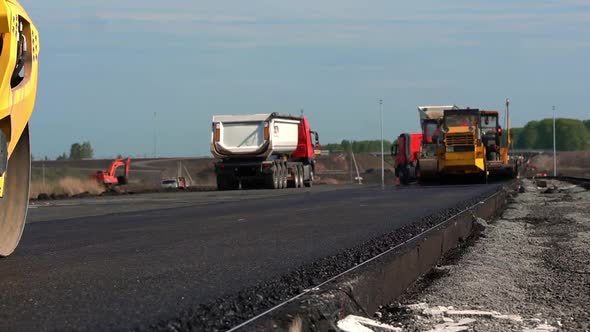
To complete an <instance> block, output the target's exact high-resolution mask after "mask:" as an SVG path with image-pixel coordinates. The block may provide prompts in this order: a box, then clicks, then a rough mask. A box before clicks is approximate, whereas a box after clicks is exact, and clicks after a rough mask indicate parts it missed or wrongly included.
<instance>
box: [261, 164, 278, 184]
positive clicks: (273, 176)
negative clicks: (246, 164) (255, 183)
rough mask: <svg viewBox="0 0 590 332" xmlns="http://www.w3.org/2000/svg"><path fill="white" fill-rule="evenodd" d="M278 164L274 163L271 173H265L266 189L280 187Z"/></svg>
mask: <svg viewBox="0 0 590 332" xmlns="http://www.w3.org/2000/svg"><path fill="white" fill-rule="evenodd" d="M278 176H279V174H278V168H277V164H273V165H272V167H271V169H270V173H269V174H265V175H264V186H265V187H266V189H279V178H278Z"/></svg>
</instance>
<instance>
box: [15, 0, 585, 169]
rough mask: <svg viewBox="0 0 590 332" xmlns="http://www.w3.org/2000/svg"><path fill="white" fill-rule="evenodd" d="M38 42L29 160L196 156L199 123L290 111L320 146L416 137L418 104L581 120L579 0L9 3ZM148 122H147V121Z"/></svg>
mask: <svg viewBox="0 0 590 332" xmlns="http://www.w3.org/2000/svg"><path fill="white" fill-rule="evenodd" d="M21 3H22V4H23V6H25V7H26V8H27V11H28V12H29V14H30V15H31V17H32V18H33V20H34V21H35V24H36V25H37V27H38V29H39V30H40V35H41V59H40V61H41V63H40V66H41V69H40V82H39V89H38V93H39V94H38V100H37V108H36V110H35V113H34V115H33V119H32V123H31V125H32V128H31V129H32V135H33V154H34V155H35V156H37V157H41V156H45V155H47V156H49V157H50V158H53V157H55V156H56V155H58V154H60V153H61V152H64V151H67V150H69V146H70V145H71V144H72V143H73V142H77V141H85V140H89V141H90V142H91V143H92V146H93V147H94V149H95V153H96V156H97V157H111V156H115V155H116V154H119V153H120V154H123V155H132V156H144V155H145V156H152V155H153V150H154V127H155V126H154V125H155V123H156V122H157V124H158V126H157V130H156V136H157V154H158V156H206V155H209V138H210V132H209V130H210V122H211V116H212V115H213V114H232V113H263V112H273V111H279V112H291V113H298V111H299V110H300V109H302V108H303V109H304V110H305V114H306V115H307V116H308V117H309V118H310V121H311V124H312V126H313V127H314V129H315V130H317V131H318V132H319V133H320V137H321V141H322V142H324V143H328V142H339V141H340V140H342V139H357V140H360V139H375V138H378V137H379V136H380V131H379V108H378V100H379V99H380V98H382V99H383V101H384V113H385V115H384V118H385V126H384V128H385V133H386V137H387V138H389V139H392V138H393V137H394V136H396V135H397V134H399V133H401V132H407V131H415V130H417V129H418V114H417V111H416V106H417V105H429V104H430V105H432V104H449V103H455V104H457V105H461V106H471V107H480V108H487V109H494V108H495V109H502V108H503V103H504V99H505V98H506V97H509V98H510V99H511V101H512V107H511V111H512V112H511V113H512V122H513V124H514V125H517V126H519V125H523V124H525V123H526V122H527V121H529V120H532V119H540V118H543V117H549V116H551V106H552V105H556V107H557V111H558V113H559V115H560V116H563V117H573V118H584V119H588V118H590V112H589V111H588V108H587V106H586V105H587V104H588V101H587V99H588V98H587V96H588V92H587V91H588V86H590V81H589V77H590V65H589V63H588V59H590V37H588V36H590V1H587V0H560V1H553V0H552V1H549V0H536V1H507V0H496V1H477V2H475V1H438V0H429V1H420V2H410V1H408V2H398V1H349V0H338V1H336V0H329V1H322V2H317V1H307V0H302V1H297V2H294V1H293V2H291V1H269V0H252V1H237V0H235V1H194V0H190V1H189V0H167V1H161V0H159V1H152V0H141V1H139V0H128V1H115V0H102V1H88V0H71V1H67V0H52V1H33V0H21ZM154 113H156V117H155V119H154Z"/></svg>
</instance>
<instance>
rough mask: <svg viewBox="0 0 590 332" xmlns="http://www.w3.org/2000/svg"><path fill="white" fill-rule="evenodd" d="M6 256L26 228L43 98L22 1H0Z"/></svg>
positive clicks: (0, 219) (0, 244) (0, 229)
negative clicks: (33, 128)
mask: <svg viewBox="0 0 590 332" xmlns="http://www.w3.org/2000/svg"><path fill="white" fill-rule="evenodd" d="M0 33H1V34H2V36H1V39H0V42H1V43H0V45H1V46H0V49H1V50H2V52H1V54H0V71H1V73H2V79H1V81H0V95H1V97H0V257H4V256H8V255H10V254H11V253H12V252H13V251H14V249H15V248H16V246H17V245H18V243H19V241H20V238H21V235H22V233H23V230H24V227H25V219H26V217H27V208H28V205H29V186H30V183H31V147H30V140H29V119H30V118H31V115H32V113H33V109H34V106H35V99H36V95H37V77H38V57H39V33H38V32H37V29H36V28H35V26H34V25H33V22H32V21H31V18H30V17H29V15H28V14H27V13H26V11H25V10H24V9H23V7H22V6H21V5H20V4H19V3H18V1H17V0H0Z"/></svg>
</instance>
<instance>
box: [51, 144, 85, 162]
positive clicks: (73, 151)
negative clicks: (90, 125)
mask: <svg viewBox="0 0 590 332" xmlns="http://www.w3.org/2000/svg"><path fill="white" fill-rule="evenodd" d="M92 157H94V150H93V149H92V145H90V142H88V141H86V142H82V143H74V144H72V146H71V147H70V154H69V155H67V154H66V153H65V152H64V153H62V154H61V155H59V156H58V157H57V159H56V160H82V159H91V158H92Z"/></svg>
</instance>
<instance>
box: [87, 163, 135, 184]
mask: <svg viewBox="0 0 590 332" xmlns="http://www.w3.org/2000/svg"><path fill="white" fill-rule="evenodd" d="M130 166H131V158H127V160H125V159H123V158H117V159H115V160H114V161H113V162H112V163H111V166H109V169H108V170H103V171H97V172H96V174H95V175H94V177H95V178H96V180H97V181H98V182H99V183H102V184H104V185H105V186H106V187H110V186H115V185H122V184H127V179H128V177H129V167H130ZM119 167H124V173H123V175H117V169H118V168H119Z"/></svg>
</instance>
